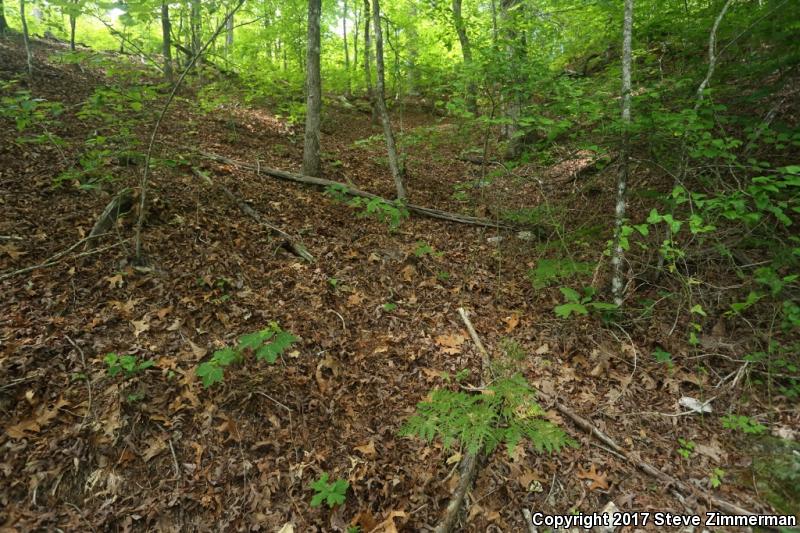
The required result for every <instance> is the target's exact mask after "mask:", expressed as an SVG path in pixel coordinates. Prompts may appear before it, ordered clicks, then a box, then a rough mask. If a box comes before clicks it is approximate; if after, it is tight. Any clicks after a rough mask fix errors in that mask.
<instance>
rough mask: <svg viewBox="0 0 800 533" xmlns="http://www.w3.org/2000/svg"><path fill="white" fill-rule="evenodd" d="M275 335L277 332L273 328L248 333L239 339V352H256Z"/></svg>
mask: <svg viewBox="0 0 800 533" xmlns="http://www.w3.org/2000/svg"><path fill="white" fill-rule="evenodd" d="M274 334H275V330H274V329H272V328H267V329H262V330H261V331H256V332H253V333H248V334H247V335H242V336H241V337H239V345H238V346H237V347H236V348H237V350H240V351H241V350H244V349H246V348H250V349H251V350H255V349H256V348H258V347H259V346H261V345H262V344H264V342H265V341H267V340H269V339H270V338H271V337H272V336H273V335H274Z"/></svg>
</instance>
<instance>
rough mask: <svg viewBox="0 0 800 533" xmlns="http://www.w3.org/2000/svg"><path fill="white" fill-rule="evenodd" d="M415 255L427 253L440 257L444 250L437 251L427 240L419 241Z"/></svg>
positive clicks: (420, 255) (422, 255)
mask: <svg viewBox="0 0 800 533" xmlns="http://www.w3.org/2000/svg"><path fill="white" fill-rule="evenodd" d="M414 255H415V256H416V257H424V256H426V255H432V256H434V257H439V256H441V255H442V252H436V251H435V250H434V249H433V246H431V245H430V244H428V243H427V242H425V241H417V244H416V247H415V248H414Z"/></svg>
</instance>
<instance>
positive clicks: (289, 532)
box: [277, 522, 294, 533]
mask: <svg viewBox="0 0 800 533" xmlns="http://www.w3.org/2000/svg"><path fill="white" fill-rule="evenodd" d="M277 533H294V524H292V523H291V522H286V523H285V524H283V527H281V528H280V529H279V530H278V531H277Z"/></svg>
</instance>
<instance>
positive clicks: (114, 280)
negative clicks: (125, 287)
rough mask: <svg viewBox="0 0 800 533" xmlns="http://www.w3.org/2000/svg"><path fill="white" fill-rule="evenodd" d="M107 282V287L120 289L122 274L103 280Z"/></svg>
mask: <svg viewBox="0 0 800 533" xmlns="http://www.w3.org/2000/svg"><path fill="white" fill-rule="evenodd" d="M105 280H106V281H107V282H108V286H109V288H111V289H116V288H117V287H122V274H116V275H114V276H108V277H107V278H105Z"/></svg>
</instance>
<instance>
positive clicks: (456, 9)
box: [453, 0, 478, 115]
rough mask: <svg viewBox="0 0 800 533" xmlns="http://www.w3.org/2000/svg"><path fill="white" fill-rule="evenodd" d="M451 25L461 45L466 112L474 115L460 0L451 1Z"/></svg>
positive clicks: (469, 55) (475, 106)
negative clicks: (454, 28)
mask: <svg viewBox="0 0 800 533" xmlns="http://www.w3.org/2000/svg"><path fill="white" fill-rule="evenodd" d="M453 25H454V26H455V27H456V33H457V34H458V41H459V42H460V43H461V54H462V56H464V67H465V68H466V69H467V73H466V76H467V80H468V81H467V110H468V111H469V112H470V113H472V114H473V115H476V114H477V113H478V103H477V101H476V99H475V93H476V91H477V89H476V88H475V82H473V81H472V79H471V78H472V72H470V70H471V68H472V47H471V46H470V42H469V36H468V35H467V28H466V26H465V25H464V17H463V16H462V15H461V0H453Z"/></svg>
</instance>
